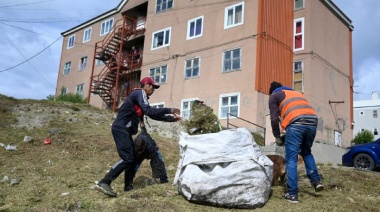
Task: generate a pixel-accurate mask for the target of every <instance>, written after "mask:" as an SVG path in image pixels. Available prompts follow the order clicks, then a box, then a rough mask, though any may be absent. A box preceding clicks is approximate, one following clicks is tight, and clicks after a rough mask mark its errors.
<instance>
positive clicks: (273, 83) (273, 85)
mask: <svg viewBox="0 0 380 212" xmlns="http://www.w3.org/2000/svg"><path fill="white" fill-rule="evenodd" d="M279 87H282V85H281V83H279V82H276V81H273V82H272V83H271V84H270V87H269V95H271V94H272V93H273V91H274V90H276V89H277V88H279Z"/></svg>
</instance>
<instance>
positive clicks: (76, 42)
mask: <svg viewBox="0 0 380 212" xmlns="http://www.w3.org/2000/svg"><path fill="white" fill-rule="evenodd" d="M0 24H4V25H7V26H10V27H14V28H16V29H20V30H24V31H27V32H31V33H35V34H38V35H43V36H46V37H50V38H55V37H53V36H50V35H45V34H42V33H39V32H35V31H32V30H28V29H24V28H21V27H18V26H14V25H11V24H6V23H3V22H1V21H0ZM74 43H75V44H78V45H83V46H89V47H95V45H91V44H85V43H80V42H76V41H75V42H74Z"/></svg>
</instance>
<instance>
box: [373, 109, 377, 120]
mask: <svg viewBox="0 0 380 212" xmlns="http://www.w3.org/2000/svg"><path fill="white" fill-rule="evenodd" d="M373 118H377V110H373Z"/></svg>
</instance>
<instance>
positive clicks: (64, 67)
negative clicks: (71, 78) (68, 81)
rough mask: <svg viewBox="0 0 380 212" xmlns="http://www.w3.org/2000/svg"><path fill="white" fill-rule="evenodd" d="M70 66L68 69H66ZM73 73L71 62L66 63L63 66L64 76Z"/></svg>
mask: <svg viewBox="0 0 380 212" xmlns="http://www.w3.org/2000/svg"><path fill="white" fill-rule="evenodd" d="M67 65H68V67H66V66H67ZM70 71H71V61H68V62H65V65H64V66H63V75H69V74H70Z"/></svg>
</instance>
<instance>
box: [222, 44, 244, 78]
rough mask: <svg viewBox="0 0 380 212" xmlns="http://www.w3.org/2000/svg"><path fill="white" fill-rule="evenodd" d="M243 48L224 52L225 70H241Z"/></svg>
mask: <svg viewBox="0 0 380 212" xmlns="http://www.w3.org/2000/svg"><path fill="white" fill-rule="evenodd" d="M240 57H241V48H238V49H233V50H229V51H225V52H223V72H230V71H235V70H240V66H241V65H240Z"/></svg>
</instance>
